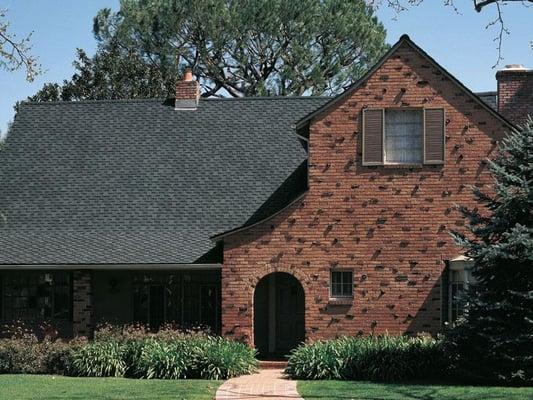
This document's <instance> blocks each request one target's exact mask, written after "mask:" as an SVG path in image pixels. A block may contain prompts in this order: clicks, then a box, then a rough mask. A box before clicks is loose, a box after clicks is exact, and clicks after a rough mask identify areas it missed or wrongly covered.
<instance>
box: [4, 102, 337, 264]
mask: <svg viewBox="0 0 533 400" xmlns="http://www.w3.org/2000/svg"><path fill="white" fill-rule="evenodd" d="M327 100H328V99H327V98H313V97H295V98H290V97H288V98H247V99H227V100H218V99H213V100H211V99H208V100H201V101H200V104H199V106H198V109H197V110H196V111H190V110H189V111H176V110H174V109H173V107H172V106H171V105H170V104H168V103H165V102H163V101H161V100H118V101H84V102H63V103H23V104H22V105H21V107H20V109H19V112H18V114H17V116H16V119H15V122H14V125H13V128H12V132H11V134H10V135H9V137H8V139H7V143H6V148H5V149H4V150H3V151H2V152H1V153H0V187H1V190H0V210H1V211H2V213H3V214H4V217H5V221H4V222H3V223H2V224H1V226H0V264H145V263H192V262H195V261H197V260H199V259H200V258H201V257H202V256H203V255H204V254H205V253H207V252H208V251H209V250H211V249H212V248H213V247H214V244H213V242H212V241H211V240H210V236H212V235H215V234H217V233H220V232H223V231H226V230H230V229H232V228H235V227H238V226H242V225H244V224H246V223H247V221H254V220H256V219H257V218H258V215H267V213H268V212H267V211H265V207H264V206H263V207H261V206H262V205H263V204H264V203H265V202H267V200H269V201H270V202H273V204H275V205H276V206H277V207H279V206H280V205H283V204H286V202H287V196H286V195H283V196H274V197H272V195H273V193H276V190H277V189H279V188H280V186H282V184H283V183H284V182H285V181H286V180H287V178H289V177H292V178H291V179H294V177H295V176H299V175H298V174H300V172H301V169H302V168H303V167H302V163H303V161H304V160H305V159H306V153H305V150H304V149H303V147H302V145H301V143H300V142H299V140H298V139H297V137H296V135H294V132H293V129H292V125H293V124H294V123H295V122H296V121H298V120H299V119H300V118H302V117H303V116H305V115H307V114H308V113H310V112H312V111H313V110H315V109H317V108H319V107H320V106H322V105H323V104H324V103H325V102H326V101H327ZM299 167H300V168H299ZM298 171H299V172H298ZM295 173H296V175H295ZM300 175H301V174H300ZM300 189H301V188H300ZM278 193H280V191H279V190H278ZM281 193H285V194H286V190H285V189H283V190H281ZM267 203H268V202H267Z"/></svg>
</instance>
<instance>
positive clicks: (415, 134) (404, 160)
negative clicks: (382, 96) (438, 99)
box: [362, 108, 445, 165]
mask: <svg viewBox="0 0 533 400" xmlns="http://www.w3.org/2000/svg"><path fill="white" fill-rule="evenodd" d="M444 127H445V119H444V109H442V108H390V109H383V108H372V109H370V108H368V109H364V110H363V141H362V150H363V151H362V153H363V165H384V164H388V165H402V164H403V165H420V164H443V163H444V144H445V129H444Z"/></svg>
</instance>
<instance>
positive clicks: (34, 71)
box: [0, 9, 42, 82]
mask: <svg viewBox="0 0 533 400" xmlns="http://www.w3.org/2000/svg"><path fill="white" fill-rule="evenodd" d="M6 13H7V11H6V10H5V9H0V68H1V69H3V70H5V71H16V70H18V69H20V68H24V69H26V80H27V81H28V82H32V81H33V79H34V78H35V76H36V75H38V74H40V73H41V72H42V71H41V68H40V66H39V65H38V64H37V59H36V58H35V57H34V56H32V55H31V46H30V38H31V34H30V35H28V36H26V37H25V38H22V39H17V38H16V36H15V34H13V33H11V32H10V31H9V22H7V20H6Z"/></svg>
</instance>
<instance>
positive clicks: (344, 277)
mask: <svg viewBox="0 0 533 400" xmlns="http://www.w3.org/2000/svg"><path fill="white" fill-rule="evenodd" d="M352 291H353V273H352V271H331V296H332V297H351V296H352Z"/></svg>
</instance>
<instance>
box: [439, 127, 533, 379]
mask: <svg viewBox="0 0 533 400" xmlns="http://www.w3.org/2000/svg"><path fill="white" fill-rule="evenodd" d="M488 164H489V167H490V171H491V173H492V176H493V178H494V184H493V185H492V188H491V190H490V192H488V193H484V192H482V191H481V190H480V189H479V188H474V194H475V196H476V198H477V200H478V202H479V203H480V205H483V206H485V207H484V208H482V209H478V208H476V209H468V208H465V207H460V211H461V212H462V214H463V216H464V217H465V218H466V220H467V225H466V227H467V229H468V231H469V235H468V236H466V235H464V234H462V233H459V232H454V233H453V236H454V238H455V240H456V242H457V244H459V245H460V246H463V247H464V248H465V249H466V255H467V256H469V257H471V258H472V259H473V262H474V265H473V269H472V274H473V276H474V278H475V280H476V283H475V284H473V285H471V286H470V290H469V293H468V295H467V298H468V307H467V312H466V315H465V319H464V322H463V323H462V324H461V325H459V326H457V327H456V328H454V329H453V331H452V332H451V333H450V334H449V335H448V339H447V346H448V349H447V351H448V352H449V354H451V357H452V364H453V365H454V367H455V368H456V370H457V373H458V375H461V376H464V377H467V378H470V379H480V380H488V381H498V382H501V383H507V384H508V383H511V384H521V385H523V384H533V346H532V345H531V344H532V343H533V235H532V234H533V211H532V210H533V190H532V184H533V121H532V120H531V119H530V120H529V121H528V122H527V123H526V125H525V126H524V127H523V128H522V129H521V130H519V131H516V132H513V133H511V134H510V135H509V136H507V138H505V139H504V140H503V141H502V142H501V143H500V147H499V152H498V155H497V157H495V159H494V160H493V161H490V160H489V161H488Z"/></svg>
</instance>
